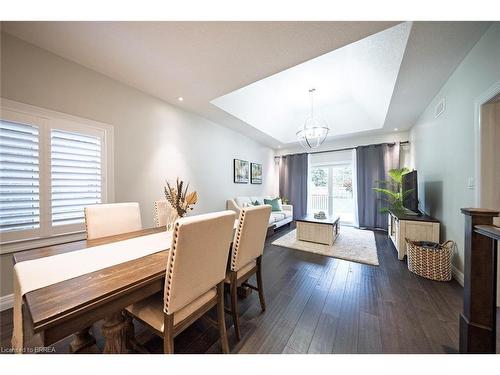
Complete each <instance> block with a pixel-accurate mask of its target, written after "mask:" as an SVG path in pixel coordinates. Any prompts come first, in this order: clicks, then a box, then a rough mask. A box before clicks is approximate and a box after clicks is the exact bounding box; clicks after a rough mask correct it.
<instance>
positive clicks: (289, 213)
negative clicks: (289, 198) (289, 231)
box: [283, 211, 292, 219]
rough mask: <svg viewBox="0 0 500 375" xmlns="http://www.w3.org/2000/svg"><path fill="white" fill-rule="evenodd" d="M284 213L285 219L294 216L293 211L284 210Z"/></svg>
mask: <svg viewBox="0 0 500 375" xmlns="http://www.w3.org/2000/svg"><path fill="white" fill-rule="evenodd" d="M283 214H285V219H288V218H289V217H292V212H291V211H283Z"/></svg>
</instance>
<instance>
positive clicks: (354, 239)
mask: <svg viewBox="0 0 500 375" xmlns="http://www.w3.org/2000/svg"><path fill="white" fill-rule="evenodd" d="M272 244H273V245H276V246H282V247H287V248H290V249H295V250H301V251H307V252H309V253H315V254H321V255H325V256H329V257H332V258H339V259H344V260H350V261H352V262H358V263H364V264H370V265H374V266H378V265H379V263H378V256H377V246H376V244H375V235H374V234H373V232H372V231H370V230H361V229H356V228H352V227H345V226H344V227H342V226H341V228H340V234H339V236H338V237H337V239H336V240H335V242H334V243H333V245H332V246H328V245H323V244H319V243H313V242H308V241H299V240H297V238H296V230H292V231H291V232H288V233H287V234H285V235H283V236H281V237H280V238H278V239H277V240H275V241H274V242H273V243H272Z"/></svg>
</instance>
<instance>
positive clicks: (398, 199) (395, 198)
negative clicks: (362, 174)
mask: <svg viewBox="0 0 500 375" xmlns="http://www.w3.org/2000/svg"><path fill="white" fill-rule="evenodd" d="M409 172H410V170H409V169H408V168H398V169H391V170H390V171H389V172H388V174H389V177H390V180H388V181H387V180H382V181H377V183H378V184H379V187H376V188H373V190H375V191H376V192H378V193H381V194H382V199H383V200H384V201H385V202H386V203H387V206H386V207H383V208H381V209H380V212H382V213H387V212H389V211H392V212H394V213H396V214H398V213H403V212H404V210H405V209H404V205H403V201H404V199H405V198H406V197H407V196H408V194H410V193H411V192H412V191H413V190H414V189H409V190H403V184H402V182H403V176H404V175H405V174H407V173H409Z"/></svg>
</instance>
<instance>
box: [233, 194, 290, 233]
mask: <svg viewBox="0 0 500 375" xmlns="http://www.w3.org/2000/svg"><path fill="white" fill-rule="evenodd" d="M264 198H265V199H272V197H236V198H234V199H229V200H228V201H227V203H226V209H228V210H233V211H235V212H236V214H237V215H239V214H240V209H241V208H243V207H245V206H247V205H249V204H253V203H254V202H255V201H257V202H259V204H264ZM282 208H283V211H271V216H270V217H269V225H268V227H270V226H273V225H275V226H276V227H275V228H279V227H282V226H283V225H285V224H288V223H291V222H292V220H293V206H292V205H290V204H283V205H282Z"/></svg>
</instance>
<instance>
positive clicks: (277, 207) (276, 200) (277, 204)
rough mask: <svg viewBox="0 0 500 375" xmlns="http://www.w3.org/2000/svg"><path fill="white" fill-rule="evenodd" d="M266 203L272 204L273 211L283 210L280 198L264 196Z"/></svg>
mask: <svg viewBox="0 0 500 375" xmlns="http://www.w3.org/2000/svg"><path fill="white" fill-rule="evenodd" d="M264 204H270V205H271V207H272V210H273V212H279V211H283V207H282V206H281V199H280V198H274V199H267V198H264Z"/></svg>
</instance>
